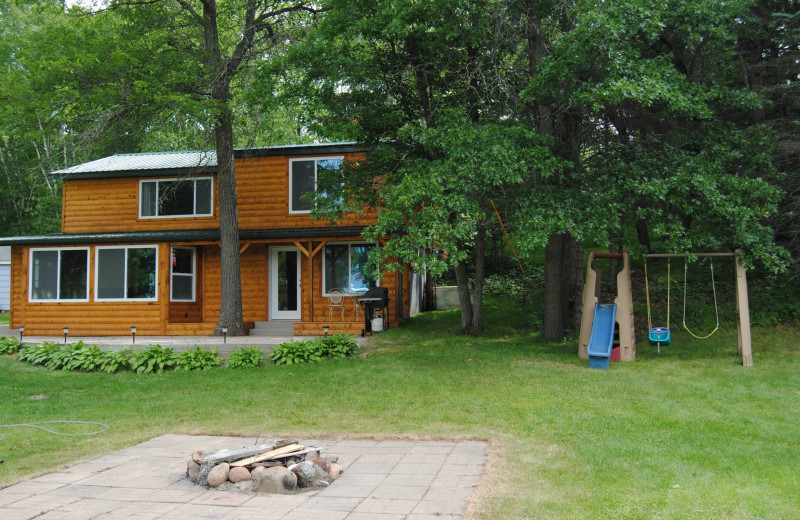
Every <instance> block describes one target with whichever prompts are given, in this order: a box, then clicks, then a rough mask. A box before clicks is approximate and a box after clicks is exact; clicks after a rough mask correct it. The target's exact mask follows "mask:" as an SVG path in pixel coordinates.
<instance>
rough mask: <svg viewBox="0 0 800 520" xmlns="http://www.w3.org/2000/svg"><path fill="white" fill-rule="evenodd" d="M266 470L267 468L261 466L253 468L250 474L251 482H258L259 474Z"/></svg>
mask: <svg viewBox="0 0 800 520" xmlns="http://www.w3.org/2000/svg"><path fill="white" fill-rule="evenodd" d="M266 469H267V468H265V467H263V466H256V467H255V468H253V471H251V472H250V478H251V479H253V480H259V479H260V478H261V474H262V473H264V471H265V470H266Z"/></svg>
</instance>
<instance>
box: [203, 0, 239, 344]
mask: <svg viewBox="0 0 800 520" xmlns="http://www.w3.org/2000/svg"><path fill="white" fill-rule="evenodd" d="M203 43H204V46H205V50H206V56H207V57H206V60H207V65H208V67H209V70H210V72H211V73H212V74H213V80H212V81H213V83H212V85H211V99H212V100H213V101H214V103H215V105H216V106H217V110H218V113H217V115H216V117H215V119H214V138H215V139H216V145H217V188H218V191H219V235H220V249H221V252H220V271H221V276H220V278H221V281H220V283H221V287H220V289H221V290H220V304H219V320H218V321H217V327H216V328H215V329H214V334H216V335H222V327H227V328H228V334H229V335H231V336H241V335H243V334H244V322H243V317H242V274H241V268H240V262H239V209H238V204H237V201H236V172H235V170H234V163H233V113H232V111H231V107H230V104H231V89H230V84H231V77H232V75H233V74H235V71H236V67H233V68H228V66H227V65H226V64H225V62H224V60H223V59H222V52H221V50H220V46H219V32H218V30H217V4H216V1H215V0H209V1H205V2H203Z"/></svg>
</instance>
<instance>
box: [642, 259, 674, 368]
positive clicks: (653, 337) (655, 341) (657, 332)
mask: <svg viewBox="0 0 800 520" xmlns="http://www.w3.org/2000/svg"><path fill="white" fill-rule="evenodd" d="M669 288H670V261H669V260H667V326H666V327H653V319H652V317H651V315H650V282H649V281H648V279H647V259H645V261H644V292H645V294H646V295H647V328H648V329H649V333H648V335H647V337H648V339H649V340H650V344H651V345H658V353H659V354H661V346H662V345H664V346H667V345H669V344H670V340H671V334H670V330H669Z"/></svg>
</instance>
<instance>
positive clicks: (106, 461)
mask: <svg viewBox="0 0 800 520" xmlns="http://www.w3.org/2000/svg"><path fill="white" fill-rule="evenodd" d="M258 442H259V439H252V438H242V437H213V436H189V435H163V436H161V437H157V438H155V439H151V440H150V441H148V442H145V443H142V444H139V445H137V446H133V447H131V448H127V449H124V450H121V451H118V452H116V453H112V454H109V455H105V456H102V457H99V458H97V459H94V460H91V461H88V462H84V463H81V464H76V465H75V466H72V467H70V468H67V469H65V470H62V471H59V472H57V473H51V474H49V475H43V476H41V477H38V478H35V479H31V480H29V481H26V482H21V483H19V484H16V485H14V486H10V487H7V488H5V489H0V512H1V513H2V517H1V518H2V520H32V519H34V518H36V519H37V520H69V519H76V520H82V519H87V518H92V519H105V520H117V519H126V518H127V519H131V518H135V519H138V520H163V519H172V520H182V519H187V520H188V519H192V520H195V519H204V518H208V519H215V520H216V519H222V520H237V519H248V520H250V519H252V518H259V519H264V520H362V519H363V520H367V519H369V520H432V519H437V520H460V519H463V516H464V514H465V513H466V509H467V502H468V500H469V497H470V496H471V495H472V493H473V491H474V490H475V487H476V486H477V485H478V482H479V480H480V477H481V475H482V473H483V469H484V465H485V461H486V453H487V450H488V443H486V442H481V441H452V442H449V441H406V440H396V439H391V440H384V441H376V440H369V439H365V440H340V441H336V440H325V439H314V440H312V441H301V443H304V444H307V445H316V446H321V447H323V448H324V454H326V455H331V456H338V457H339V463H340V464H341V465H342V466H343V468H344V472H343V473H342V475H341V477H339V479H338V480H336V481H335V482H333V483H332V484H331V485H330V486H329V487H327V488H324V489H319V490H313V491H308V492H305V493H299V494H296V495H267V494H257V495H254V494H240V493H234V492H226V491H216V490H208V489H206V488H204V487H201V486H198V485H195V484H192V483H190V482H188V481H187V480H186V479H185V478H184V471H185V467H186V460H187V459H188V458H189V456H190V455H191V454H192V453H193V452H194V451H197V450H203V451H206V450H217V449H223V448H228V449H236V448H241V447H245V446H250V445H255V444H257V443H258Z"/></svg>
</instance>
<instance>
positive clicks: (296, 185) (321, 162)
mask: <svg viewBox="0 0 800 520" xmlns="http://www.w3.org/2000/svg"><path fill="white" fill-rule="evenodd" d="M343 160H344V157H314V158H303V159H289V213H311V201H308V200H305V198H304V197H303V196H304V195H306V194H308V193H314V192H315V191H317V179H318V177H319V174H320V172H322V171H325V170H338V169H340V168H341V167H342V161H343Z"/></svg>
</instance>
